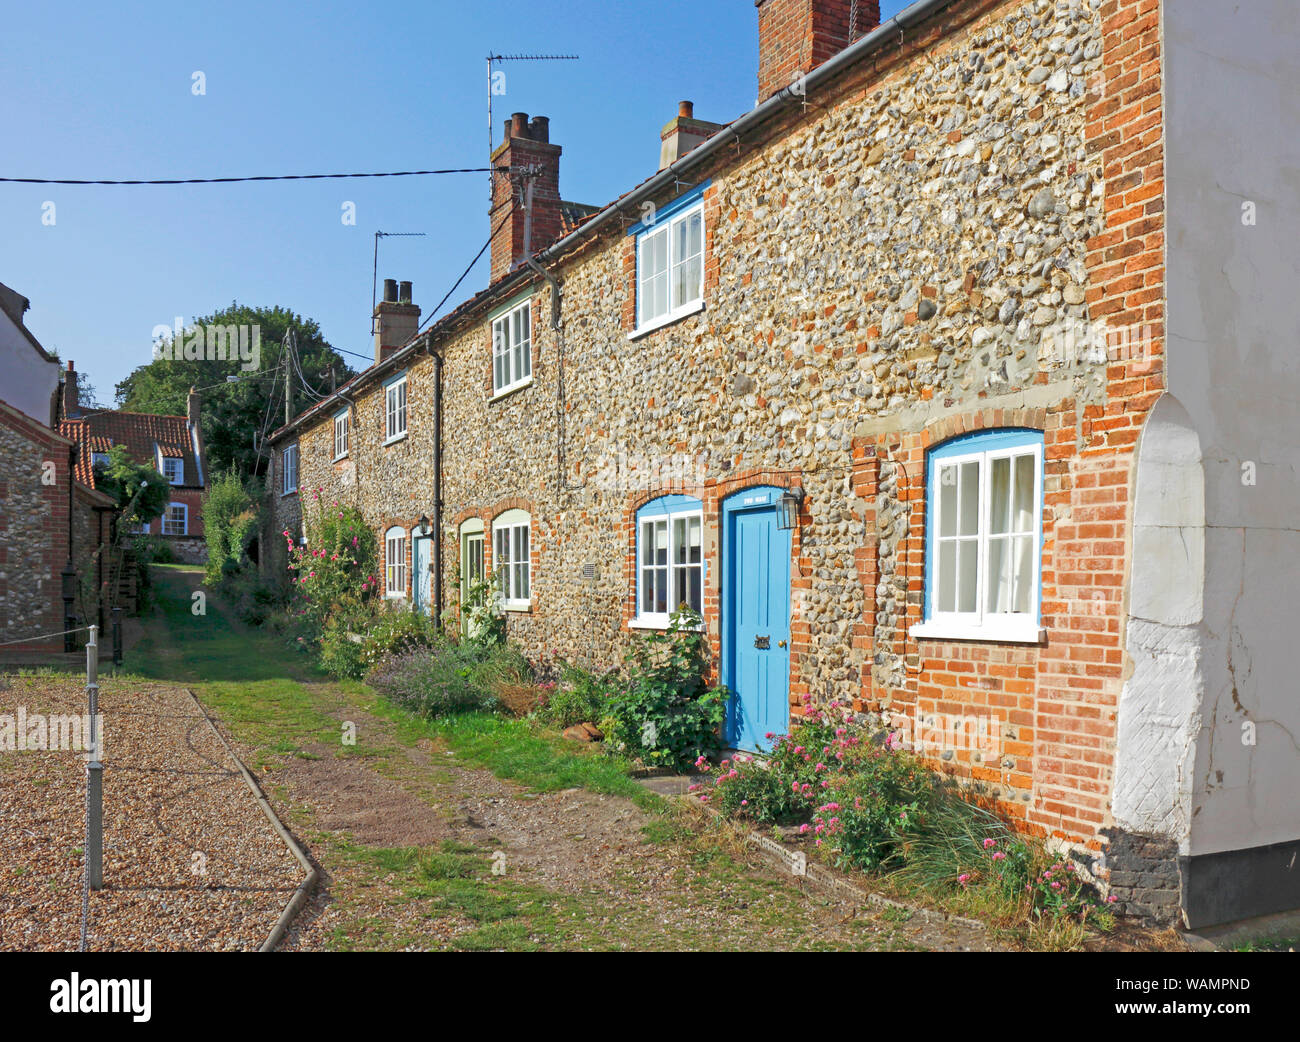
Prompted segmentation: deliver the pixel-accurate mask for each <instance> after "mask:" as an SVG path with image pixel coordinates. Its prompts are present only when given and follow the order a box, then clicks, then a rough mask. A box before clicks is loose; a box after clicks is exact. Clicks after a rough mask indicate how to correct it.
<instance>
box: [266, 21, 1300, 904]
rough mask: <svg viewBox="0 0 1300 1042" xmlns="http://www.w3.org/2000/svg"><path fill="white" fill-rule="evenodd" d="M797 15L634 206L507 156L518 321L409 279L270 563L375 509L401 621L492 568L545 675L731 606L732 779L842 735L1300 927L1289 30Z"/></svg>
mask: <svg viewBox="0 0 1300 1042" xmlns="http://www.w3.org/2000/svg"><path fill="white" fill-rule="evenodd" d="M756 7H757V17H758V35H759V55H758V69H759V73H758V81H759V96H758V102H757V104H756V107H755V108H754V109H752V110H751V111H749V112H747V113H745V114H744V115H742V116H740V117H739V118H737V119H735V120H733V121H731V122H730V123H725V124H720V123H712V122H707V121H704V120H701V119H697V118H695V116H694V113H693V111H692V107H691V105H690V103H687V102H683V103H682V105H681V108H680V111H679V113H678V115H677V117H676V118H675V119H673V120H671V121H670V122H669V123H668V124H667V125H666V126H665V127H664V128H663V130H662V132H661V134H660V142H659V144H660V164H659V165H660V169H659V171H658V173H656V174H654V175H653V176H651V177H649V178H648V179H647V180H645V181H644V182H642V183H641V184H640V185H638V186H637V187H636V188H634V189H632V190H631V191H628V192H626V193H624V194H623V195H621V196H620V197H619V198H618V199H616V200H615V201H614V202H613V203H611V204H609V205H608V206H604V207H591V206H583V205H580V204H575V203H571V202H567V201H565V200H563V199H562V198H561V195H560V185H559V161H560V155H561V148H560V146H559V145H558V144H556V143H554V142H553V141H551V128H550V125H549V121H548V120H547V119H545V118H543V117H533V118H531V119H530V118H529V117H528V116H527V115H526V114H523V113H516V114H515V115H514V116H513V117H512V118H511V119H510V120H509V121H508V122H507V123H506V127H505V136H504V140H503V141H502V142H501V143H500V145H499V146H498V147H497V148H495V150H494V151H493V153H492V157H491V160H492V164H493V166H494V167H495V168H496V173H495V175H494V189H493V196H492V206H491V212H490V215H489V227H490V228H491V229H492V230H493V237H492V243H491V282H490V285H489V287H488V288H487V289H486V290H484V291H483V292H481V293H478V294H477V295H475V296H473V297H472V298H470V299H468V300H466V301H464V302H463V303H462V304H460V305H459V306H458V307H456V308H455V309H454V310H453V311H451V312H449V313H448V314H447V315H445V316H444V317H442V318H440V319H439V320H438V321H436V322H434V323H433V324H432V326H431V327H430V328H429V329H428V330H427V331H423V332H417V330H418V329H419V315H420V309H419V308H418V307H417V306H416V305H414V304H413V303H412V302H411V295H412V294H411V287H410V284H409V283H402V284H401V285H400V286H399V285H398V284H397V283H396V282H393V281H389V282H388V283H386V288H385V292H384V299H383V301H382V302H381V303H380V304H379V305H378V306H377V307H376V309H375V314H374V320H375V330H376V333H375V360H374V364H373V365H371V366H370V367H369V368H367V369H366V370H365V371H364V372H362V373H360V374H359V375H358V376H356V377H355V378H354V379H352V380H350V381H349V382H348V383H347V384H345V385H343V386H342V387H340V388H339V389H338V391H337V393H335V394H333V395H332V396H330V397H329V398H327V399H326V400H325V401H322V402H319V403H317V404H316V405H314V406H313V407H312V408H310V409H308V410H307V411H305V412H303V413H301V414H300V415H298V416H297V417H296V418H295V419H293V420H292V421H291V422H290V423H288V424H286V425H285V426H284V427H282V428H281V429H280V430H278V431H277V432H275V433H274V435H273V437H272V442H273V446H274V459H275V472H274V483H275V484H274V488H273V489H272V493H271V498H272V500H273V504H274V515H275V516H274V520H273V525H274V528H273V531H275V532H277V533H278V532H280V531H282V530H284V529H289V530H290V531H297V532H300V531H301V528H300V526H301V523H302V515H303V511H304V510H310V509H312V506H311V502H312V495H309V494H307V491H306V490H310V492H311V493H312V494H315V493H316V492H317V491H318V490H319V493H320V495H321V497H322V499H323V500H325V501H326V502H332V501H333V500H334V499H338V500H340V501H343V502H347V503H355V504H356V505H358V506H359V507H360V508H361V509H362V510H363V511H364V514H365V517H366V519H367V521H368V522H370V523H371V524H373V525H375V526H376V530H377V533H378V535H379V537H380V539H381V544H382V547H383V555H384V582H385V587H386V593H387V595H388V596H389V597H391V598H393V599H394V600H400V601H403V602H406V603H409V604H413V605H414V606H415V607H417V608H419V609H421V610H426V611H430V612H433V613H434V614H436V615H437V616H439V617H441V616H442V615H443V613H447V612H449V613H451V614H452V615H453V616H454V614H455V612H456V611H457V610H458V606H459V604H460V603H461V601H462V599H463V597H464V592H465V589H466V585H467V584H469V583H472V582H473V581H474V580H475V579H477V578H480V577H484V576H493V577H494V581H495V583H496V585H497V588H498V590H499V594H500V597H501V600H502V606H503V608H504V610H505V613H506V617H507V628H508V633H509V636H510V638H511V639H512V640H513V641H516V642H517V643H518V644H519V645H520V646H521V647H522V648H523V649H524V651H525V652H526V653H527V654H528V655H529V656H530V657H531V658H532V659H534V660H535V661H537V662H540V663H542V664H546V663H548V662H550V661H552V660H553V659H554V658H555V657H557V656H558V657H564V658H566V659H570V660H573V661H576V662H579V663H581V664H583V665H586V666H589V667H592V668H604V667H608V666H612V665H615V664H617V663H618V662H619V660H620V658H621V655H622V652H623V650H624V649H625V648H626V646H627V645H628V643H629V641H630V640H632V639H633V637H634V635H635V634H636V633H637V632H638V631H644V630H654V629H661V628H663V627H664V626H666V625H667V622H668V618H669V614H670V613H671V611H672V610H673V609H674V608H675V607H676V606H677V605H679V604H682V603H686V604H688V605H690V606H691V607H692V608H694V609H696V610H698V611H699V612H700V613H701V614H702V615H703V618H704V624H705V627H706V629H707V633H708V636H709V640H710V642H711V646H712V651H713V655H714V662H715V666H716V670H717V674H718V679H719V680H720V681H721V682H722V683H723V684H725V685H726V686H727V687H728V688H729V689H730V690H731V692H732V703H731V710H730V712H729V715H728V720H727V723H726V728H725V735H724V737H725V738H726V741H727V743H728V745H730V746H733V747H736V748H742V749H758V750H761V749H762V748H763V747H764V746H765V744H766V743H767V741H768V737H767V736H769V735H770V734H773V733H780V732H782V731H784V730H785V729H786V728H787V727H788V725H789V721H790V719H791V717H792V716H795V715H797V714H799V713H800V712H802V711H803V709H804V708H805V707H807V706H809V705H811V704H814V703H823V704H824V703H826V702H829V701H830V700H833V699H839V700H841V701H843V702H848V703H851V704H852V705H853V706H854V707H855V708H856V709H857V710H859V711H860V712H862V713H863V714H868V715H870V717H871V718H872V719H873V720H876V721H879V722H881V723H884V724H886V725H888V726H890V727H892V728H895V729H898V730H900V731H901V732H902V734H903V737H904V739H905V740H906V741H907V742H908V743H909V744H910V745H911V746H912V747H913V748H915V749H917V750H918V751H919V752H921V753H923V754H924V755H926V756H927V757H928V758H929V759H930V760H932V761H933V762H934V764H935V765H936V766H940V767H943V768H944V769H947V770H950V771H953V772H955V773H956V774H958V776H960V777H962V778H966V779H969V780H972V781H975V782H979V783H982V784H983V785H984V786H985V788H986V790H987V791H989V792H991V793H992V794H993V795H994V796H995V797H996V798H997V800H998V801H999V803H1000V805H1001V807H1002V808H1003V809H1004V810H1005V811H1006V812H1007V813H1008V814H1009V815H1011V816H1012V817H1013V818H1014V819H1015V820H1016V821H1018V822H1019V823H1020V824H1021V826H1022V827H1023V828H1025V829H1026V830H1027V831H1032V832H1037V833H1039V834H1043V835H1046V836H1048V837H1049V838H1050V839H1051V840H1052V841H1053V842H1054V843H1057V844H1059V845H1060V846H1061V847H1063V848H1065V849H1067V850H1069V851H1070V852H1071V855H1072V856H1073V857H1074V858H1075V859H1076V861H1077V862H1078V863H1079V865H1080V866H1081V867H1082V868H1083V869H1084V870H1086V871H1087V872H1089V873H1091V874H1092V876H1093V877H1094V878H1096V879H1097V881H1098V882H1099V883H1100V885H1101V886H1103V887H1104V888H1105V889H1106V890H1108V892H1109V893H1110V894H1113V895H1114V896H1116V897H1117V899H1118V900H1119V901H1121V902H1122V903H1123V905H1124V907H1126V908H1127V909H1128V910H1130V911H1132V912H1136V913H1138V914H1143V915H1146V916H1149V917H1151V918H1154V919H1157V920H1161V921H1182V922H1186V923H1188V924H1191V925H1193V926H1199V925H1203V924H1208V923H1214V922H1223V921H1227V920H1232V919H1237V918H1241V917H1244V916H1248V915H1256V914H1261V913H1265V912H1271V911H1276V910H1279V909H1287V908H1294V907H1297V906H1300V868H1296V867H1295V866H1296V863H1297V855H1298V854H1300V810H1298V809H1297V801H1296V798H1295V795H1296V793H1297V792H1298V791H1300V748H1298V746H1297V736H1300V697H1298V696H1297V694H1296V688H1295V683H1294V679H1293V677H1294V669H1292V668H1291V662H1290V660H1289V652H1290V649H1291V647H1292V646H1293V645H1294V643H1295V641H1294V639H1293V636H1292V633H1291V630H1292V628H1293V627H1294V625H1295V620H1296V617H1297V613H1296V611H1295V601H1296V590H1297V589H1298V588H1300V583H1298V582H1297V581H1296V580H1297V579H1298V578H1300V575H1298V574H1297V572H1298V571H1300V569H1297V565H1296V562H1297V560H1298V559H1300V538H1298V537H1297V524H1296V517H1297V515H1298V514H1300V492H1298V491H1297V484H1296V469H1295V460H1296V458H1297V453H1296V451H1294V450H1296V449H1297V448H1298V447H1300V419H1297V412H1296V410H1295V409H1294V408H1293V404H1294V402H1295V401H1296V400H1300V386H1298V385H1300V379H1298V374H1297V364H1296V356H1297V353H1296V350H1295V348H1296V341H1297V331H1298V330H1300V320H1298V316H1300V311H1298V308H1297V300H1298V299H1300V294H1296V292H1295V290H1294V282H1295V279H1296V276H1297V274H1300V273H1297V271H1296V258H1295V251H1294V242H1295V241H1296V239H1297V234H1296V233H1297V229H1298V227H1300V221H1298V220H1297V217H1298V214H1297V203H1296V198H1295V193H1294V186H1295V184H1296V183H1297V180H1296V178H1295V174H1296V170H1297V163H1296V153H1297V142H1300V134H1297V133H1296V131H1297V130H1300V127H1297V126H1296V123H1297V119H1298V117H1297V110H1296V108H1295V105H1294V97H1293V93H1292V92H1293V85H1294V82H1295V81H1296V77H1295V75H1294V74H1295V72H1296V65H1297V62H1296V55H1297V54H1300V46H1298V45H1297V44H1298V43H1300V41H1297V24H1296V23H1295V22H1294V20H1293V19H1290V18H1289V17H1287V15H1288V12H1287V7H1286V4H1285V3H1284V2H1281V0H1276V2H1274V0H1260V2H1259V3H1257V4H1252V5H1250V11H1249V13H1248V14H1247V13H1244V12H1243V11H1240V10H1238V9H1237V8H1236V7H1235V6H1234V5H1225V4H1221V3H1218V2H1216V0H1179V2H1178V3H1177V4H1174V3H1161V2H1159V0H1002V2H992V0H918V2H916V3H913V4H912V5H911V6H909V7H907V8H906V9H904V10H903V11H902V13H901V14H899V15H898V16H896V17H895V18H892V19H889V20H887V21H886V22H884V24H880V19H879V14H878V5H877V4H875V3H871V2H865V0H858V2H850V0H760V2H759V3H758V4H756ZM746 28H747V27H746V26H743V25H741V26H738V27H737V31H743V30H745V29H746ZM1288 70H1289V72H1288ZM1284 73H1286V75H1284ZM716 74H719V73H718V70H716V69H715V70H711V71H710V75H716ZM1242 113H1249V114H1250V115H1249V118H1244V117H1243V116H1242ZM575 122H577V121H576V120H575ZM277 542H278V544H279V545H280V546H283V543H284V540H283V539H279V540H270V539H269V540H268V541H267V545H272V546H273V545H276V544H277ZM268 567H272V568H277V567H278V568H279V569H281V570H283V568H284V560H283V557H281V558H280V560H279V561H278V563H277V562H276V561H275V560H274V559H273V558H268Z"/></svg>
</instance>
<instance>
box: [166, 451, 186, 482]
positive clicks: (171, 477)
mask: <svg viewBox="0 0 1300 1042" xmlns="http://www.w3.org/2000/svg"><path fill="white" fill-rule="evenodd" d="M162 464H163V477H165V478H166V479H167V480H168V481H170V482H171V483H172V484H173V485H179V484H181V483H182V482H183V481H184V480H185V464H184V462H183V461H181V460H179V459H177V458H176V457H175V456H164V457H163V461H162Z"/></svg>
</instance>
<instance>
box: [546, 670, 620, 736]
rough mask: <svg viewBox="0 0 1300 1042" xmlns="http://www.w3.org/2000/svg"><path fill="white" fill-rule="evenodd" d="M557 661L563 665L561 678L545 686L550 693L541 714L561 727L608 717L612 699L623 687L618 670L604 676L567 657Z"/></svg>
mask: <svg viewBox="0 0 1300 1042" xmlns="http://www.w3.org/2000/svg"><path fill="white" fill-rule="evenodd" d="M555 664H556V665H557V666H558V667H559V670H560V679H559V682H558V683H556V684H555V685H554V686H549V687H548V686H547V685H542V686H543V688H545V689H546V692H547V694H546V704H545V705H544V706H542V708H541V710H540V712H539V713H538V715H539V716H540V717H541V718H542V719H543V720H545V721H546V722H547V723H550V724H554V725H555V726H556V727H560V728H564V727H572V726H573V725H574V724H581V723H586V722H588V721H590V722H592V723H594V722H596V721H597V720H600V719H601V718H602V717H604V716H605V715H606V714H607V713H608V711H609V705H610V700H611V699H612V698H613V697H614V696H615V695H616V694H617V693H618V691H619V689H620V688H621V686H622V685H621V683H620V682H619V679H618V673H617V672H616V671H614V670H610V671H609V672H607V673H602V674H600V675H597V674H595V673H589V672H588V671H587V670H585V669H581V668H579V667H578V666H574V665H572V664H570V663H568V662H565V661H564V660H563V659H556V661H555Z"/></svg>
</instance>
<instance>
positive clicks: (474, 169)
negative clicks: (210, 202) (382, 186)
mask: <svg viewBox="0 0 1300 1042" xmlns="http://www.w3.org/2000/svg"><path fill="white" fill-rule="evenodd" d="M508 169H509V167H494V166H467V167H456V168H453V169H448V170H390V171H386V172H383V173H373V174H258V175H255V176H252V177H175V178H158V179H152V180H150V179H143V178H141V179H134V180H129V181H109V180H79V179H76V178H66V177H0V182H8V183H10V184H23V185H217V184H234V183H236V182H240V181H326V180H339V179H341V178H349V177H427V176H430V175H432V174H486V173H491V172H492V171H494V170H508Z"/></svg>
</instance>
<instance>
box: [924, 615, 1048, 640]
mask: <svg viewBox="0 0 1300 1042" xmlns="http://www.w3.org/2000/svg"><path fill="white" fill-rule="evenodd" d="M908 634H909V635H910V636H912V637H920V638H922V639H923V640H975V641H983V642H984V643H989V644H1042V643H1043V642H1044V641H1045V640H1046V639H1047V630H1046V629H1045V628H1044V627H1042V626H1039V625H1038V624H1037V623H1036V622H1029V621H1027V620H1026V621H1023V622H1022V621H1018V620H1017V621H1015V622H1004V623H1000V624H996V625H993V624H988V623H986V624H984V625H982V626H972V625H970V624H969V623H962V622H955V621H951V622H950V621H946V620H943V621H938V622H936V621H934V620H927V621H926V622H923V623H921V624H920V625H918V626H913V627H912V628H911V629H910V630H908Z"/></svg>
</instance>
